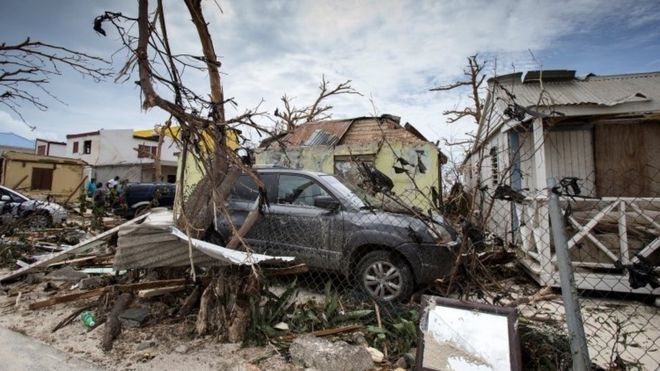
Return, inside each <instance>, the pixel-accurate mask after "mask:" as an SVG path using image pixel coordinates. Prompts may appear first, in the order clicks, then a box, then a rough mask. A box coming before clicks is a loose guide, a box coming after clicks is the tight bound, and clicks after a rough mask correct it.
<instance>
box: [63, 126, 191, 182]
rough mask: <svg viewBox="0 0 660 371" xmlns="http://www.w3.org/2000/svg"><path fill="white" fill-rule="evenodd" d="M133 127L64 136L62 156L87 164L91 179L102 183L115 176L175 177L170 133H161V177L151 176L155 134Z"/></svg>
mask: <svg viewBox="0 0 660 371" xmlns="http://www.w3.org/2000/svg"><path fill="white" fill-rule="evenodd" d="M141 133H144V132H143V131H140V132H135V131H133V129H117V130H106V129H101V130H97V131H92V132H87V133H77V134H69V135H67V136H66V140H67V143H66V157H71V158H77V159H81V160H83V161H85V162H87V163H88V164H89V165H90V166H91V173H90V174H88V175H89V177H90V178H91V179H96V180H97V181H99V182H106V181H108V180H109V179H112V178H114V177H115V176H119V177H120V178H121V179H128V181H129V182H153V181H164V182H171V183H173V182H174V181H175V180H176V159H177V155H178V151H179V150H178V148H177V147H176V145H175V144H174V142H173V140H172V138H171V137H170V136H165V137H164V139H163V145H162V147H161V156H160V159H161V166H162V179H155V173H154V157H155V156H156V153H157V149H158V136H157V135H153V136H144V135H140V134H141Z"/></svg>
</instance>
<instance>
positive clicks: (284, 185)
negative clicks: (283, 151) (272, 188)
mask: <svg viewBox="0 0 660 371" xmlns="http://www.w3.org/2000/svg"><path fill="white" fill-rule="evenodd" d="M319 196H330V195H329V194H328V192H326V191H325V190H324V189H323V188H321V186H319V185H318V184H317V183H316V182H315V181H313V180H312V179H309V178H306V177H302V176H297V175H280V182H279V188H278V192H277V203H279V204H294V205H306V206H314V198H315V197H319Z"/></svg>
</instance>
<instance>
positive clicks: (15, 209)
mask: <svg viewBox="0 0 660 371" xmlns="http://www.w3.org/2000/svg"><path fill="white" fill-rule="evenodd" d="M2 196H6V197H9V199H8V200H6V201H0V220H1V221H2V223H5V224H8V223H11V222H12V221H13V220H15V219H16V218H18V217H19V216H20V205H21V204H22V203H23V202H25V201H26V199H24V198H23V197H21V196H20V195H18V194H16V193H14V192H12V191H10V190H8V189H4V188H0V197H2ZM6 197H5V198H6Z"/></svg>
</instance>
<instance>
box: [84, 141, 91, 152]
mask: <svg viewBox="0 0 660 371" xmlns="http://www.w3.org/2000/svg"><path fill="white" fill-rule="evenodd" d="M90 153H92V141H91V140H86V141H85V142H83V154H85V155H89V154H90Z"/></svg>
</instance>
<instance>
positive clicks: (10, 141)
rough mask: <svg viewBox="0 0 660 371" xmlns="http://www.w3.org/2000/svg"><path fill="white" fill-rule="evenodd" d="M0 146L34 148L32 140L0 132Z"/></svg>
mask: <svg viewBox="0 0 660 371" xmlns="http://www.w3.org/2000/svg"><path fill="white" fill-rule="evenodd" d="M0 146H7V147H16V148H31V149H34V141H33V140H30V139H27V138H24V137H22V136H20V135H16V134H14V133H8V132H5V133H0Z"/></svg>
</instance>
